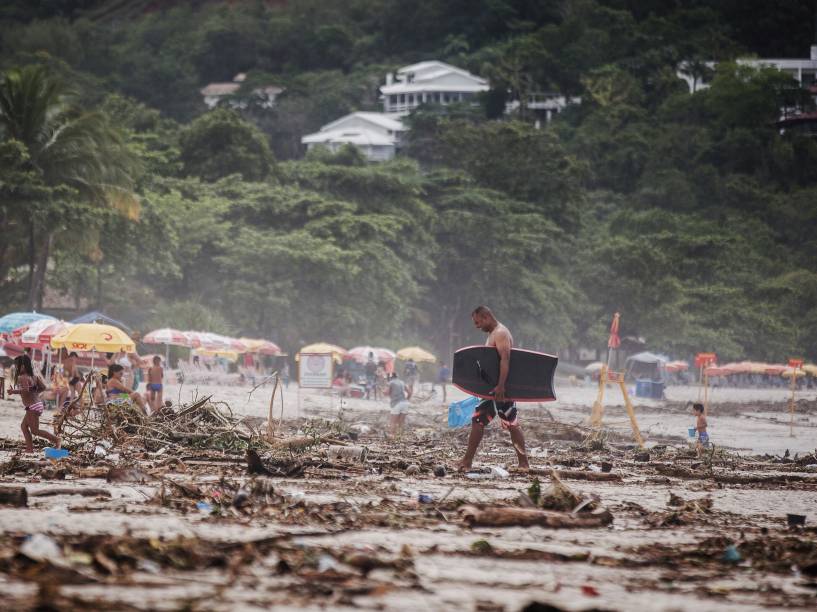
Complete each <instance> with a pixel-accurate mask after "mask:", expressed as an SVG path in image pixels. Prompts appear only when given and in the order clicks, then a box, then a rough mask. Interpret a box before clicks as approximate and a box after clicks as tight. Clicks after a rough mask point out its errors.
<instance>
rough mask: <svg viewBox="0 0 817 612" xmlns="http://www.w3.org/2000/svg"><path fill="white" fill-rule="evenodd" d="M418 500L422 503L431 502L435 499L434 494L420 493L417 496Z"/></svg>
mask: <svg viewBox="0 0 817 612" xmlns="http://www.w3.org/2000/svg"><path fill="white" fill-rule="evenodd" d="M417 501H418V502H420V503H421V504H430V503H431V502H433V501H434V496H432V495H431V493H420V494H419V495H418V496H417Z"/></svg>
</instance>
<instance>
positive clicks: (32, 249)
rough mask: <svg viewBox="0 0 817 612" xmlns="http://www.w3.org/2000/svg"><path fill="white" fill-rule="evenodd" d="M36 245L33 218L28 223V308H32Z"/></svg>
mask: <svg viewBox="0 0 817 612" xmlns="http://www.w3.org/2000/svg"><path fill="white" fill-rule="evenodd" d="M36 247H37V245H36V243H35V242H34V219H30V220H29V224H28V309H29V310H34V267H35V260H36V257H37V248H36Z"/></svg>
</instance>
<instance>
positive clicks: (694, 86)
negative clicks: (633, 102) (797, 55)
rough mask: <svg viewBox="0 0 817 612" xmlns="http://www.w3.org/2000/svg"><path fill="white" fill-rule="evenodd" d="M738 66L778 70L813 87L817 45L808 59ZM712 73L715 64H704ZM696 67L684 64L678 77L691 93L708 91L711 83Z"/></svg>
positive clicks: (759, 61)
mask: <svg viewBox="0 0 817 612" xmlns="http://www.w3.org/2000/svg"><path fill="white" fill-rule="evenodd" d="M737 63H738V64H741V65H743V66H753V67H755V68H763V67H770V68H777V69H778V70H780V71H781V72H785V73H786V74H788V75H790V76H791V77H792V78H793V79H794V80H795V81H797V83H798V84H799V85H800V86H801V87H811V86H812V85H814V84H815V83H817V44H814V45H812V46H811V54H810V57H809V58H808V59H805V58H804V59H766V58H763V59H739V60H737ZM701 66H705V67H706V68H707V69H709V70H710V71H712V70H714V68H715V66H716V63H715V62H704V63H702V64H701ZM694 68H695V66H693V65H692V64H690V63H689V62H684V63H682V64H681V65H680V66H679V67H678V73H677V74H678V77H679V78H681V79H683V80H684V81H686V84H687V86H688V87H689V91H690V93H692V92H695V91H698V90H700V89H707V88H708V87H709V85H710V83H709V82H708V81H707V80H706V79H705V78H701V77H700V76H699V75H697V74H695V72H696V70H695V69H694Z"/></svg>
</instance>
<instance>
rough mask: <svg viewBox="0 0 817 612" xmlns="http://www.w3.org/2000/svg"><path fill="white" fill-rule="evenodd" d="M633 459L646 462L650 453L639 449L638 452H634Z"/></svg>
mask: <svg viewBox="0 0 817 612" xmlns="http://www.w3.org/2000/svg"><path fill="white" fill-rule="evenodd" d="M633 459H635V460H636V461H640V462H642V463H647V462H649V460H650V453H649V451H641V452H639V453H636V454H635V456H634V457H633Z"/></svg>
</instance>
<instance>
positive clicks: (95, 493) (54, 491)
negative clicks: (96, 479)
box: [29, 487, 111, 497]
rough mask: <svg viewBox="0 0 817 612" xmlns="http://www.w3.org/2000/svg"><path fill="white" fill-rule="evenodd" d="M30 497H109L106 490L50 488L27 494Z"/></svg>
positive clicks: (94, 488) (95, 488) (109, 493)
mask: <svg viewBox="0 0 817 612" xmlns="http://www.w3.org/2000/svg"><path fill="white" fill-rule="evenodd" d="M29 495H31V497H48V496H51V495H82V496H83V497H110V496H111V492H110V491H108V489H100V488H98V487H52V488H50V489H41V490H39V491H32V492H31V493H29Z"/></svg>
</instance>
